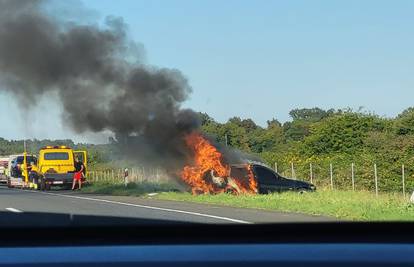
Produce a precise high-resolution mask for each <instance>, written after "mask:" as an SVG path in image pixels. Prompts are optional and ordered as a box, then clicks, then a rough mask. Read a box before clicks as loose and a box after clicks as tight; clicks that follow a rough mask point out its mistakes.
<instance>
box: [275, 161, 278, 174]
mask: <svg viewBox="0 0 414 267" xmlns="http://www.w3.org/2000/svg"><path fill="white" fill-rule="evenodd" d="M275 172H276V173H277V172H278V171H277V162H276V161H275Z"/></svg>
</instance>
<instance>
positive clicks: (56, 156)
mask: <svg viewBox="0 0 414 267" xmlns="http://www.w3.org/2000/svg"><path fill="white" fill-rule="evenodd" d="M75 157H78V158H79V160H80V161H82V162H83V163H84V165H85V168H86V167H87V154H86V151H74V150H73V149H72V148H70V147H66V146H47V147H44V148H42V149H40V151H39V160H38V165H37V167H38V172H39V175H40V180H39V181H38V182H39V185H38V188H41V189H46V190H48V189H50V187H51V186H62V187H68V186H70V185H71V184H72V182H73V175H74V174H73V173H74V172H75ZM85 173H86V172H85Z"/></svg>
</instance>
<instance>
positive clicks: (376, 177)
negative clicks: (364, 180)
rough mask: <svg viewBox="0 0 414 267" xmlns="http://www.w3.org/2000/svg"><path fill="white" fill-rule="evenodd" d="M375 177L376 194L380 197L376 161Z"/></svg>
mask: <svg viewBox="0 0 414 267" xmlns="http://www.w3.org/2000/svg"><path fill="white" fill-rule="evenodd" d="M374 178H375V196H377V197H378V173H377V164H376V163H374Z"/></svg>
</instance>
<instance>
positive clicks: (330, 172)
mask: <svg viewBox="0 0 414 267" xmlns="http://www.w3.org/2000/svg"><path fill="white" fill-rule="evenodd" d="M329 174H330V176H331V189H332V190H333V167H332V163H330V164H329Z"/></svg>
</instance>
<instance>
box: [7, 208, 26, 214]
mask: <svg viewBox="0 0 414 267" xmlns="http://www.w3.org/2000/svg"><path fill="white" fill-rule="evenodd" d="M6 210H8V211H11V212H16V213H22V212H23V211H21V210H18V209H15V208H6Z"/></svg>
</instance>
